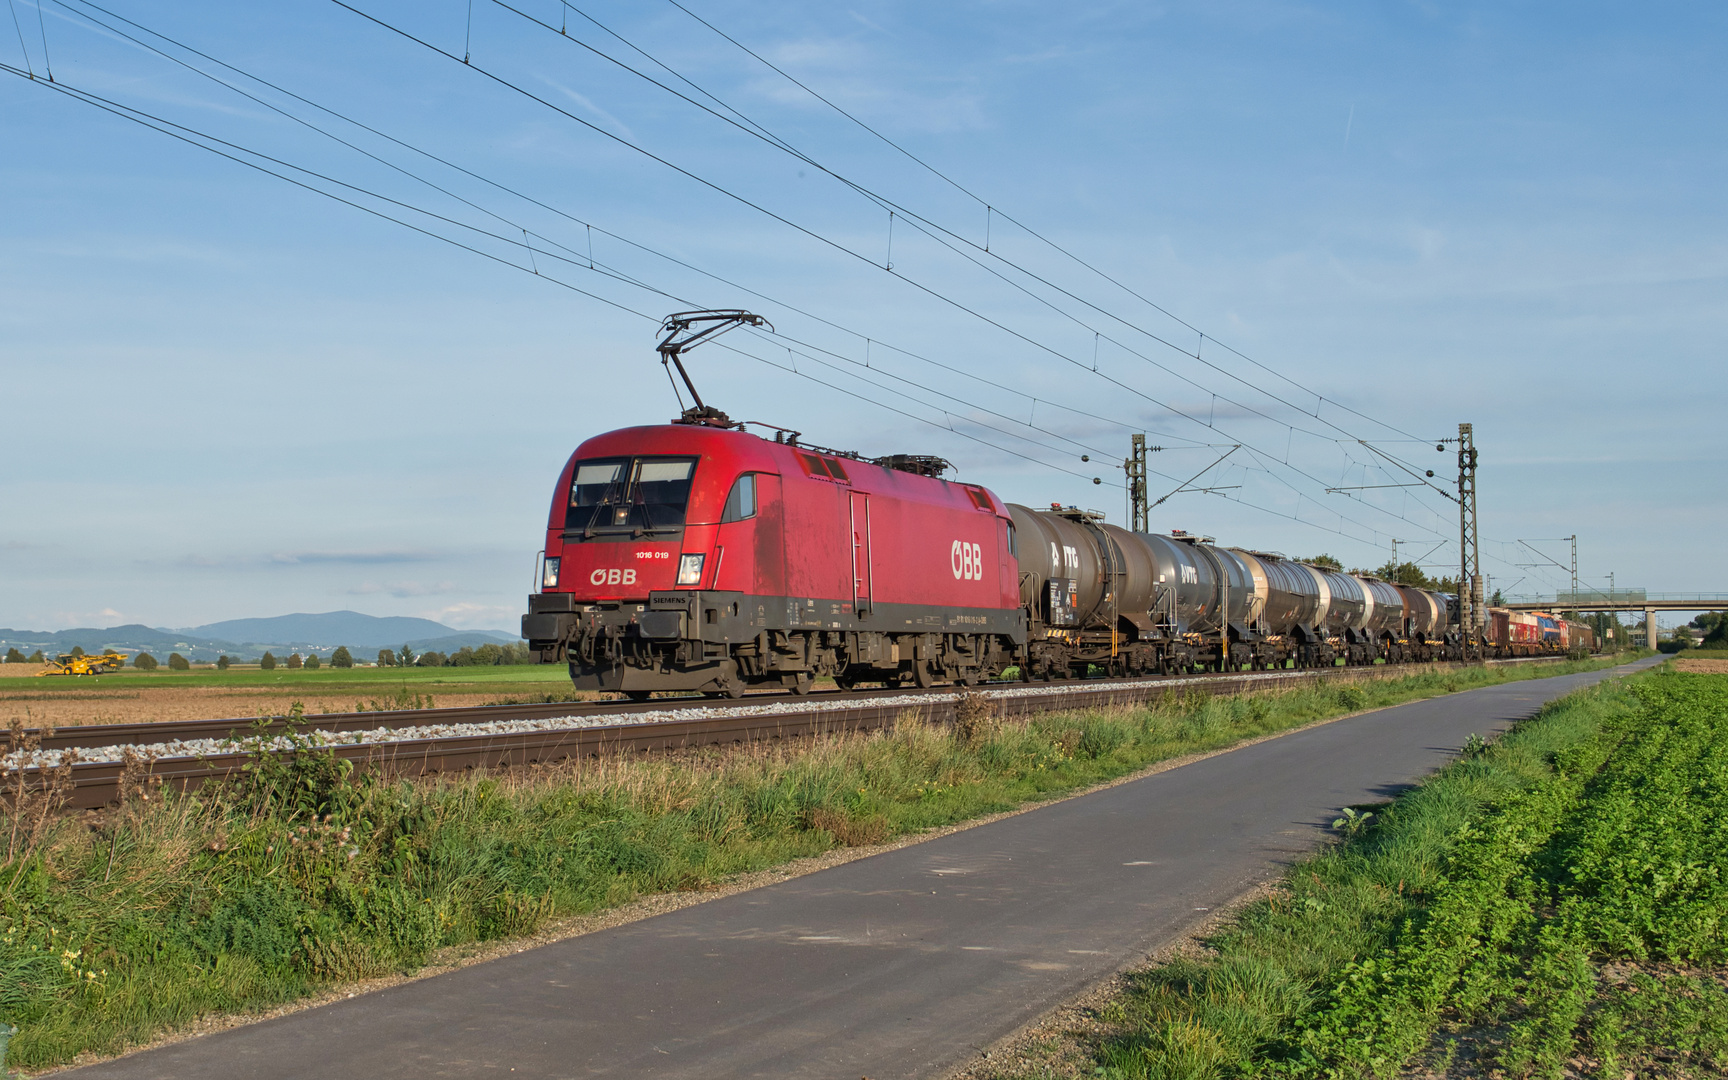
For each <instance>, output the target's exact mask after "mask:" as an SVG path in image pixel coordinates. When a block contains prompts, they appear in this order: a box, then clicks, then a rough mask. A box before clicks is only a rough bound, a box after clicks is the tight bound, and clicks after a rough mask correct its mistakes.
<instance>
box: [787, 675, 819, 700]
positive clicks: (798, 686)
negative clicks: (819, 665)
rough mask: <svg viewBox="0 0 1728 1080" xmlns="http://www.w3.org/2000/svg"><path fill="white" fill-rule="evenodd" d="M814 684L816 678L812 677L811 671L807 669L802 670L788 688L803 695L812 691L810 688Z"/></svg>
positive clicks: (800, 695)
mask: <svg viewBox="0 0 1728 1080" xmlns="http://www.w3.org/2000/svg"><path fill="white" fill-rule="evenodd" d="M814 685H816V680H814V679H812V678H811V677H810V673H809V672H807V671H800V672H799V673H798V677H797V678H796V679H794V680H792V685H791V686H788V687H787V688H786V689H788V690H790V691H792V692H793V693H794V694H797V695H798V696H799V697H803V696H804V695H805V694H808V693H809V692H810V688H811V687H812V686H814Z"/></svg>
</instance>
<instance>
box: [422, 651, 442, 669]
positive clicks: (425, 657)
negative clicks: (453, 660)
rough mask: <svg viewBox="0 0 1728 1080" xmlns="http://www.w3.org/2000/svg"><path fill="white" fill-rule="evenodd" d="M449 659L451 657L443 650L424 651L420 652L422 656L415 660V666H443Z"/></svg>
mask: <svg viewBox="0 0 1728 1080" xmlns="http://www.w3.org/2000/svg"><path fill="white" fill-rule="evenodd" d="M448 659H449V657H447V656H445V655H444V654H443V653H441V652H423V653H421V654H420V658H419V659H418V660H416V661H414V666H415V667H443V666H444V662H445V661H446V660H448Z"/></svg>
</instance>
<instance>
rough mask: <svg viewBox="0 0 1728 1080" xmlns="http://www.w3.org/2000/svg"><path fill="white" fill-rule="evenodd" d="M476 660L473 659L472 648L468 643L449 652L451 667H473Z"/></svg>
mask: <svg viewBox="0 0 1728 1080" xmlns="http://www.w3.org/2000/svg"><path fill="white" fill-rule="evenodd" d="M477 662H478V661H476V660H475V659H474V649H473V647H472V646H469V645H464V646H462V647H461V648H460V649H457V650H456V651H455V652H453V653H451V654H450V666H451V667H473V666H474V665H475V664H476V663H477Z"/></svg>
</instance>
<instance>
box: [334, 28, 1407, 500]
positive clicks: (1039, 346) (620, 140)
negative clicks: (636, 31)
mask: <svg viewBox="0 0 1728 1080" xmlns="http://www.w3.org/2000/svg"><path fill="white" fill-rule="evenodd" d="M331 2H332V3H334V4H336V5H337V6H339V7H341V8H343V9H345V10H348V11H351V12H353V13H354V14H355V15H358V16H359V17H361V18H363V19H365V20H366V21H368V22H371V23H373V24H374V25H376V26H378V27H380V28H382V29H384V30H387V31H389V32H391V33H393V34H396V35H397V36H399V37H401V38H403V39H404V40H407V41H410V42H413V43H414V44H417V45H419V46H421V47H422V48H425V49H427V50H428V51H430V52H433V53H435V54H437V55H440V56H443V57H446V58H447V59H450V60H452V61H456V62H461V61H460V58H458V57H456V56H455V55H454V54H452V53H450V52H449V51H448V50H446V49H443V48H441V47H439V46H438V45H435V44H433V43H432V42H429V41H427V40H425V39H423V38H421V37H418V36H417V35H415V34H412V33H410V32H408V31H406V30H404V29H402V28H400V27H398V26H396V25H394V24H392V23H390V22H388V21H387V20H384V19H381V18H379V17H378V16H375V15H372V14H369V13H367V12H365V11H362V10H360V9H359V8H357V7H355V6H353V5H352V4H349V3H346V2H345V0H331ZM464 66H465V67H467V68H468V69H469V70H472V71H475V72H478V73H479V74H481V75H483V76H485V77H486V78H488V79H490V80H492V81H493V82H495V83H497V84H498V85H500V86H502V87H505V88H506V89H509V90H511V91H512V92H514V93H517V94H519V95H521V96H523V97H526V98H528V99H530V100H532V101H536V102H538V103H539V104H541V105H542V106H544V107H545V108H548V109H550V110H552V111H553V112H556V113H557V114H559V115H561V116H563V117H565V118H567V119H569V120H572V121H574V122H575V123H577V124H580V125H581V126H582V127H585V128H587V129H589V130H591V131H593V132H595V133H596V134H598V135H600V136H602V137H603V138H605V139H608V140H611V141H613V142H615V143H617V144H619V145H621V146H624V147H627V148H628V149H630V150H632V151H634V152H636V153H638V154H641V155H643V156H645V157H647V158H649V159H651V160H653V161H655V162H657V163H659V164H661V165H663V166H665V167H667V168H669V169H671V170H673V171H674V172H677V173H679V174H680V175H682V176H685V177H687V178H689V179H691V180H692V181H694V182H696V183H698V184H700V185H702V186H703V187H705V188H708V189H710V190H712V191H714V192H716V193H718V194H720V195H722V196H724V197H726V198H728V199H732V200H734V201H736V202H738V203H740V204H741V205H744V206H746V207H748V208H750V209H752V210H755V211H757V212H758V213H761V214H763V215H765V216H767V217H769V218H771V219H772V220H775V221H778V222H780V223H781V224H783V225H786V226H787V227H789V228H792V229H794V230H795V231H797V232H799V233H800V234H802V235H804V236H807V237H809V238H811V239H813V240H816V241H817V242H819V243H820V244H823V245H826V246H828V247H830V248H833V249H834V250H836V251H839V252H842V253H844V254H846V255H848V256H850V257H852V258H854V259H857V260H859V261H861V262H864V263H867V264H870V265H879V264H876V263H874V261H873V260H872V259H871V258H870V257H869V256H867V255H865V254H863V253H862V252H859V251H856V250H854V249H852V248H849V247H847V246H846V245H844V244H842V243H840V242H839V241H837V240H834V239H832V238H830V237H826V236H823V235H822V234H820V233H818V232H816V231H814V230H812V229H810V228H807V227H805V226H802V225H799V224H798V223H796V222H794V221H792V220H790V219H789V218H787V217H785V216H784V215H782V214H779V213H777V212H775V211H773V210H771V209H769V208H767V207H765V206H763V205H762V204H760V203H758V202H756V201H754V200H752V199H749V198H746V197H745V196H743V195H740V194H738V193H736V192H733V191H731V190H729V189H727V188H726V187H724V186H723V185H720V184H718V183H715V182H714V181H711V180H708V179H707V178H705V177H702V176H700V175H698V174H696V173H694V172H692V171H690V170H688V169H686V168H684V167H682V166H680V165H677V164H676V163H674V162H672V161H670V160H668V159H667V158H665V157H664V156H662V155H660V154H657V153H655V152H653V151H651V150H648V149H647V148H645V147H642V146H639V145H637V144H636V143H634V142H632V141H631V140H629V139H626V138H624V137H623V136H621V135H618V134H616V133H614V132H611V131H608V130H606V129H605V128H603V127H601V126H599V125H598V124H595V123H593V122H591V121H589V120H587V119H585V118H584V117H581V116H578V115H576V114H575V113H572V112H570V111H569V110H568V109H565V108H563V107H562V106H560V105H558V104H556V103H554V102H551V101H549V100H547V99H546V98H544V97H541V96H540V95H538V94H535V93H534V92H533V91H531V90H528V89H526V88H525V87H522V86H519V85H517V84H515V83H513V82H511V81H510V80H508V79H506V78H504V77H503V76H501V75H499V74H497V73H496V72H493V71H491V70H489V69H487V68H485V67H482V66H481V65H478V64H465V65H464ZM886 272H889V273H892V274H893V275H894V276H895V277H896V278H898V279H899V280H901V281H904V282H906V283H907V284H908V285H910V286H912V287H913V288H914V289H917V290H918V291H919V292H921V293H923V294H925V295H927V296H930V297H931V298H933V299H935V300H938V301H940V302H942V303H944V304H947V305H949V306H951V307H953V308H955V309H956V310H959V311H961V312H962V313H964V314H967V315H969V316H971V317H973V318H976V319H978V320H980V321H982V322H984V323H986V324H987V325H990V326H993V327H995V328H997V329H999V330H1001V331H1002V332H1004V333H1006V334H1008V335H1009V336H1011V337H1013V338H1015V339H1016V340H1019V341H1021V342H1023V343H1024V344H1027V345H1029V346H1031V347H1033V348H1034V349H1036V350H1038V351H1040V352H1043V353H1047V354H1049V355H1050V356H1052V357H1054V358H1057V359H1060V360H1062V361H1063V362H1065V363H1068V364H1071V365H1073V366H1075V367H1078V368H1080V369H1082V370H1090V368H1089V367H1088V366H1087V365H1086V364H1085V363H1083V362H1081V361H1079V360H1076V359H1075V358H1073V357H1070V356H1068V355H1067V354H1065V353H1063V352H1062V351H1060V350H1059V349H1056V348H1053V347H1051V346H1049V345H1046V344H1044V343H1043V342H1040V341H1037V340H1036V339H1034V338H1031V337H1029V336H1028V335H1026V334H1023V333H1021V332H1019V331H1017V330H1015V329H1013V328H1012V327H1009V326H1007V325H1005V324H1004V323H1002V322H1001V321H1000V320H998V319H995V318H992V317H991V316H989V315H986V314H984V313H983V312H981V311H979V310H977V309H975V308H973V307H970V306H968V305H966V304H963V303H961V302H960V301H958V300H956V299H954V298H952V297H949V296H947V295H945V294H943V293H942V292H940V291H938V290H936V289H934V288H932V287H930V286H928V285H926V284H924V283H922V282H920V281H918V280H917V279H915V278H912V277H909V276H907V275H905V274H903V273H900V272H897V271H886ZM1095 374H1097V375H1098V377H1100V378H1103V379H1105V380H1106V381H1107V382H1110V383H1111V384H1113V385H1115V386H1116V387H1118V388H1119V389H1122V390H1124V391H1126V392H1128V393H1130V394H1133V395H1134V396H1136V397H1140V398H1142V399H1143V400H1146V401H1147V402H1149V403H1151V404H1154V405H1156V406H1158V407H1159V408H1161V409H1164V410H1166V411H1169V412H1172V413H1175V414H1176V415H1179V416H1182V417H1183V418H1184V419H1187V420H1189V421H1191V422H1194V423H1197V424H1201V425H1202V426H1205V427H1208V428H1210V429H1212V430H1215V431H1218V432H1219V433H1220V434H1223V435H1225V436H1226V437H1227V438H1232V439H1237V440H1240V441H1242V442H1243V443H1244V445H1250V446H1251V445H1252V444H1249V443H1248V442H1247V440H1242V439H1240V436H1236V435H1234V434H1232V433H1230V432H1226V431H1224V430H1223V429H1221V428H1217V427H1215V426H1214V425H1212V424H1209V423H1206V422H1204V421H1200V420H1199V419H1198V418H1197V417H1194V416H1192V415H1191V414H1189V413H1187V412H1186V411H1184V410H1182V409H1180V408H1177V407H1175V406H1173V405H1171V404H1170V403H1168V402H1166V401H1161V400H1159V399H1158V398H1155V397H1153V396H1151V395H1149V394H1146V393H1145V392H1143V391H1141V390H1140V389H1138V388H1137V387H1134V386H1132V385H1130V384H1128V383H1125V382H1123V381H1122V380H1120V379H1116V378H1113V377H1110V376H1108V375H1106V374H1104V373H1103V372H1097V373H1095ZM1268 460H1273V461H1276V460H1277V459H1276V458H1273V457H1270V455H1268ZM1285 467H1286V468H1290V469H1292V470H1293V471H1296V472H1298V473H1300V474H1301V475H1303V476H1304V477H1305V478H1306V479H1308V480H1310V481H1311V482H1313V483H1315V484H1316V486H1317V487H1319V488H1321V489H1324V487H1325V484H1324V483H1323V482H1321V481H1320V480H1319V479H1318V478H1317V477H1314V476H1313V475H1312V474H1310V473H1307V472H1306V471H1305V470H1301V469H1299V468H1297V467H1295V466H1289V465H1286V466H1285ZM1360 505H1363V506H1366V507H1368V508H1370V509H1372V510H1374V511H1376V512H1378V513H1382V514H1386V515H1388V516H1390V517H1393V518H1396V519H1398V520H1400V521H1403V522H1405V523H1406V524H1409V525H1414V526H1416V527H1417V528H1423V529H1427V530H1429V531H1433V526H1429V525H1426V524H1424V523H1422V522H1417V521H1414V520H1413V519H1410V518H1409V517H1407V516H1405V515H1403V514H1399V513H1395V512H1393V511H1391V510H1388V509H1386V508H1384V507H1380V506H1376V505H1374V504H1372V503H1367V502H1362V503H1361V504H1360Z"/></svg>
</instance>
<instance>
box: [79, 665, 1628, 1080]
mask: <svg viewBox="0 0 1728 1080" xmlns="http://www.w3.org/2000/svg"><path fill="white" fill-rule="evenodd" d="M1640 666H1642V665H1640ZM1603 677H1604V675H1603V674H1601V673H1598V674H1589V675H1570V676H1560V677H1557V678H1551V679H1541V680H1535V681H1528V682H1515V683H1510V684H1507V685H1503V686H1496V687H1490V688H1487V689H1482V690H1473V691H1470V692H1467V693H1463V694H1456V695H1453V696H1451V697H1445V698H1438V699H1434V700H1430V701H1423V702H1416V703H1414V704H1410V705H1403V706H1400V707H1397V708H1392V709H1385V710H1382V711H1380V712H1375V713H1370V714H1367V715H1364V716H1358V717H1354V718H1352V719H1349V720H1342V721H1338V722H1336V723H1332V724H1327V725H1324V726H1321V727H1317V728H1312V729H1309V730H1307V731H1303V732H1299V733H1296V734H1293V735H1288V736H1285V737H1283V738H1279V739H1273V740H1271V741H1268V742H1264V743H1260V744H1258V745H1256V746H1251V747H1247V748H1245V749H1242V750H1238V751H1236V752H1234V753H1229V754H1224V755H1221V756H1218V757H1213V758H1209V759H1207V760H1204V761H1200V762H1196V763H1194V764H1191V765H1187V766H1184V767H1182V768H1180V769H1174V770H1171V771H1169V772H1165V773H1160V774H1157V775H1154V776H1151V777H1148V778H1146V779H1143V780H1139V781H1135V782H1134V783H1130V784H1123V785H1120V786H1117V787H1114V788H1109V789H1107V790H1104V791H1099V792H1097V793H1095V794H1092V795H1087V796H1084V797H1082V798H1077V799H1070V800H1067V801H1065V802H1061V803H1057V804H1055V805H1052V806H1048V807H1045V808H1042V809H1039V810H1036V811H1034V812H1031V813H1027V814H1021V815H1018V816H1015V817H1011V818H1006V819H1003V820H1001V821H998V822H996V823H994V824H990V825H985V826H981V827H978V828H975V829H970V830H966V831H963V832H958V833H954V834H951V835H949V836H945V837H942V838H940V839H936V840H932V841H930V842H928V843H923V844H916V845H913V846H911V847H907V848H902V849H900V850H897V851H892V852H888V853H886V854H883V855H878V856H874V857H872V858H868V859H861V860H858V861H856V862H852V863H848V864H846V865H843V866H839V867H836V868H834V869H830V870H825V871H822V872H820V873H815V874H810V875H807V876H805V877H801V878H796V879H793V880H790V881H786V882H783V883H780V884H777V885H773V886H769V887H767V888H762V889H757V890H755V891H752V892H747V893H741V894H738V895H736V896H732V897H728V898H725V899H721V900H716V901H713V902H711V903H707V904H701V905H697V906H695V907H691V908H686V909H684V910H682V911H677V912H673V913H671V914H667V915H662V916H658V917H656V918H652V919H647V920H644V921H642V922H638V923H633V924H631V925H628V926H621V927H617V928H615V929H611V930H606V931H602V932H599V933H595V934H590V935H587V936H585V937H579V938H573V939H570V940H567V941H563V942H560V943H557V944H553V945H549V946H546V947H544V948H540V949H535V950H532V951H529V952H524V953H519V954H516V955H514V956H510V957H507V958H505V959H502V960H496V961H492V962H490V963H486V964H479V965H476V966H474V967H470V968H466V969H464V970H460V971H455V972H451V973H449V974H446V975H441V976H438V977H436V978H431V979H425V980H421V981H419V982H413V983H408V984H405V985H402V986H398V987H395V988H393V989H389V990H383V991H380V992H378V993H374V994H368V995H364V996H361V997H358V998H353V999H350V1000H346V1001H342V1002H339V1003H337V1004H334V1005H328V1006H325V1007H322V1008H317V1009H311V1010H307V1011H304V1012H300V1013H296V1014H294V1015H291V1016H286V1017H282V1018H280V1019H276V1020H270V1021H266V1022H263V1023H258V1024H253V1025H251V1026H248V1027H243V1028H236V1029H233V1030H230V1031H226V1032H222V1033H220V1034H215V1035H210V1036H206V1037H204V1038H200V1039H195V1040H191V1041H188V1042H183V1043H179V1044H176V1045H172V1046H167V1047H163V1048H161V1049H158V1050H153V1051H148V1052H145V1053H140V1054H135V1055H133V1056H131V1057H127V1058H121V1059H118V1060H115V1061H112V1062H108V1063H106V1064H102V1065H97V1066H92V1067H89V1068H86V1069H82V1070H78V1071H76V1072H75V1073H73V1074H71V1075H75V1076H78V1077H80V1078H86V1080H97V1078H99V1077H164V1078H167V1077H175V1078H194V1077H209V1078H212V1080H217V1078H220V1080H232V1078H254V1077H256V1078H264V1077H319V1078H321V1080H336V1078H348V1077H353V1078H356V1080H361V1078H364V1080H396V1078H401V1080H408V1078H415V1080H418V1078H422V1077H442V1076H452V1077H455V1076H460V1077H472V1076H479V1075H486V1076H500V1077H502V1076H510V1075H514V1076H518V1077H524V1078H526V1077H590V1076H606V1077H679V1078H692V1080H694V1078H701V1080H718V1078H721V1077H775V1078H780V1077H824V1078H850V1077H870V1078H871V1080H890V1078H899V1077H934V1076H939V1075H941V1074H942V1073H943V1072H945V1071H946V1070H948V1069H950V1068H953V1067H955V1066H957V1065H959V1064H961V1063H963V1062H964V1061H966V1060H968V1059H969V1058H970V1057H971V1056H972V1055H974V1054H975V1053H976V1051H977V1049H978V1048H981V1047H985V1046H987V1045H989V1044H990V1043H991V1042H992V1041H994V1040H996V1039H998V1038H1000V1037H1002V1036H1004V1035H1007V1034H1009V1033H1010V1032H1012V1031H1013V1030H1015V1029H1016V1028H1017V1027H1019V1026H1020V1025H1022V1024H1024V1023H1026V1022H1027V1021H1029V1020H1031V1019H1033V1018H1034V1017H1036V1016H1038V1015H1039V1014H1040V1013H1042V1012H1044V1011H1045V1010H1046V1009H1048V1008H1050V1007H1051V1006H1053V1005H1055V1004H1057V1003H1059V1002H1061V1001H1062V1000H1063V999H1065V998H1067V997H1070V996H1072V995H1073V994H1074V993H1076V992H1077V991H1079V990H1081V989H1082V988H1083V987H1085V986H1086V985H1087V984H1089V983H1091V982H1093V981H1095V980H1096V979H1098V978H1099V977H1101V976H1103V975H1105V974H1107V973H1109V972H1111V971H1113V970H1115V969H1116V968H1118V967H1120V966H1122V965H1123V964H1126V963H1129V962H1131V961H1133V960H1135V959H1137V958H1138V957H1140V956H1143V955H1144V954H1145V953H1146V952H1147V951H1148V950H1150V949H1151V948H1154V947H1156V946H1157V945H1158V944H1160V943H1161V942H1164V941H1167V940H1169V939H1171V938H1173V937H1174V936H1176V935H1178V934H1181V933H1182V932H1183V931H1184V930H1185V929H1186V928H1188V927H1190V926H1192V925H1193V924H1194V923H1195V922H1196V921H1197V920H1199V919H1201V918H1204V913H1205V911H1206V909H1207V908H1210V907H1212V906H1214V905H1217V904H1221V903H1223V902H1224V901H1226V900H1228V899H1230V898H1231V897H1233V896H1235V895H1237V894H1239V893H1240V892H1242V891H1243V890H1244V889H1245V888H1247V887H1249V886H1250V885H1252V884H1254V883H1256V882H1259V881H1262V880H1264V879H1266V878H1268V877H1269V876H1272V875H1274V874H1276V873H1277V872H1278V870H1279V868H1280V866H1281V865H1283V864H1284V863H1285V862H1286V861H1287V860H1288V859H1290V858H1292V857H1293V856H1297V855H1300V854H1302V853H1303V852H1306V851H1309V850H1311V849H1312V848H1313V847H1314V846H1315V845H1316V844H1318V843H1319V842H1320V841H1321V840H1322V839H1323V838H1324V836H1325V832H1324V826H1325V823H1327V822H1329V821H1330V819H1331V818H1332V817H1335V816H1336V811H1337V808H1338V807H1340V806H1346V805H1350V804H1355V803H1364V802H1374V801H1379V800H1382V799H1385V798H1388V797H1389V796H1391V795H1393V794H1394V793H1395V792H1397V791H1398V790H1399V789H1400V788H1401V787H1402V786H1404V785H1406V784H1408V783H1409V782H1410V781H1412V780H1416V779H1418V778H1420V777H1422V776H1423V775H1425V774H1426V773H1428V772H1429V771H1431V770H1433V769H1434V768H1436V767H1437V766H1439V765H1441V764H1442V763H1444V762H1445V761H1446V760H1447V759H1448V758H1449V757H1450V756H1451V754H1452V752H1453V750H1454V749H1455V748H1456V747H1458V746H1459V745H1461V744H1462V743H1463V742H1464V740H1465V738H1466V737H1467V736H1468V735H1469V734H1470V733H1471V732H1481V733H1486V732H1489V731H1497V730H1501V729H1503V728H1505V727H1506V726H1507V725H1509V724H1510V723H1511V722H1513V721H1514V720H1516V719H1519V718H1521V717H1524V716H1528V715H1530V714H1531V713H1532V712H1534V711H1535V710H1536V709H1537V708H1538V707H1539V706H1540V705H1541V704H1542V703H1543V702H1545V701H1548V700H1550V699H1552V698H1555V697H1558V696H1560V695H1561V694H1564V693H1567V692H1568V691H1571V690H1574V689H1576V688H1578V687H1580V686H1583V685H1586V684H1588V683H1591V682H1594V681H1596V680H1598V679H1600V678H1603ZM512 1070H513V1072H512Z"/></svg>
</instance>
